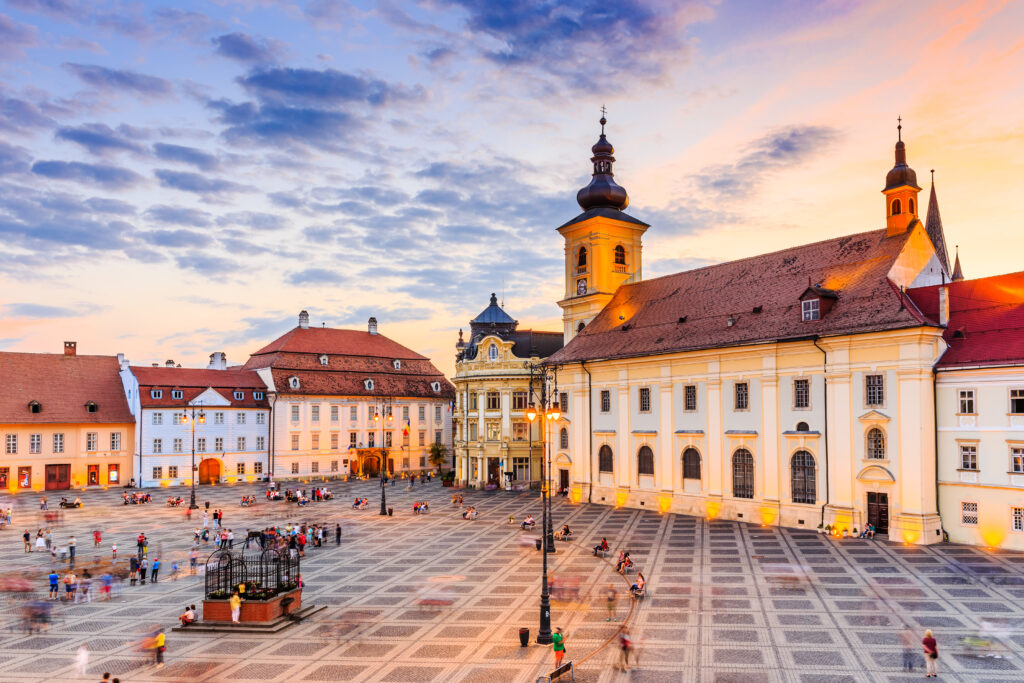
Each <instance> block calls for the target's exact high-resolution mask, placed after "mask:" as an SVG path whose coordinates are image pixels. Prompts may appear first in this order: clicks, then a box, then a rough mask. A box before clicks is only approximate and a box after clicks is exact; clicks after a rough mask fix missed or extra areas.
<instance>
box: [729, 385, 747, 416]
mask: <svg viewBox="0 0 1024 683" xmlns="http://www.w3.org/2000/svg"><path fill="white" fill-rule="evenodd" d="M733 393H734V394H735V406H736V410H749V409H750V386H749V385H748V384H747V383H746V382H736V384H735V385H734V386H733Z"/></svg>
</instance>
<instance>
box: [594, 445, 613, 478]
mask: <svg viewBox="0 0 1024 683" xmlns="http://www.w3.org/2000/svg"><path fill="white" fill-rule="evenodd" d="M613 460H614V458H613V457H612V449H611V447H610V446H609V445H608V444H605V445H603V446H601V449H600V450H599V451H598V452H597V469H598V471H599V472H612V471H613V470H612V465H613Z"/></svg>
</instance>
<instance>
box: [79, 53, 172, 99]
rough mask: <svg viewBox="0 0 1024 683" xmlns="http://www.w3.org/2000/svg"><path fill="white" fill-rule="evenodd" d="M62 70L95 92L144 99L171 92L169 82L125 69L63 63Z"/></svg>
mask: <svg viewBox="0 0 1024 683" xmlns="http://www.w3.org/2000/svg"><path fill="white" fill-rule="evenodd" d="M63 66H64V68H65V69H67V70H68V71H70V72H71V73H73V74H74V75H75V76H77V77H78V78H79V80H81V81H82V82H83V83H85V84H87V85H91V86H92V87H94V88H96V89H97V90H103V91H108V92H109V91H118V90H121V91H125V92H130V93H135V94H137V95H143V96H146V97H164V96H166V95H169V94H170V93H171V91H172V85H171V82H170V81H168V80H166V79H164V78H159V77H157V76H149V75H146V74H140V73H137V72H135V71H128V70H127V69H108V68H107V67H104V66H97V65H95V64H73V63H71V62H65V63H64V65H63Z"/></svg>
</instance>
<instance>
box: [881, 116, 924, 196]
mask: <svg viewBox="0 0 1024 683" xmlns="http://www.w3.org/2000/svg"><path fill="white" fill-rule="evenodd" d="M896 130H897V136H898V138H899V139H898V141H897V142H896V165H895V166H893V167H892V170H891V171H889V172H888V173H887V174H886V175H885V188H883V190H882V191H883V192H884V191H885V190H891V189H893V188H895V187H903V186H904V185H909V186H910V187H913V188H916V189H918V190H920V189H921V188H920V187H918V184H917V173H915V172H914V169H912V168H910V166H907V147H906V145H904V144H903V125H902V123H901V124H900V125H898V126H896Z"/></svg>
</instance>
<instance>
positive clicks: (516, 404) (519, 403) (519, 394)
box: [512, 391, 526, 410]
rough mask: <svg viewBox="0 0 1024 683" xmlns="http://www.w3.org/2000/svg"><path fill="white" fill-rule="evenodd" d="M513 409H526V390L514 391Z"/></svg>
mask: <svg viewBox="0 0 1024 683" xmlns="http://www.w3.org/2000/svg"><path fill="white" fill-rule="evenodd" d="M512 410H526V392H525V391H513V392H512Z"/></svg>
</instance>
